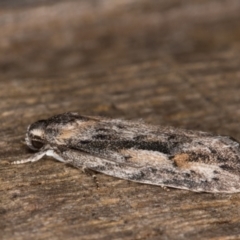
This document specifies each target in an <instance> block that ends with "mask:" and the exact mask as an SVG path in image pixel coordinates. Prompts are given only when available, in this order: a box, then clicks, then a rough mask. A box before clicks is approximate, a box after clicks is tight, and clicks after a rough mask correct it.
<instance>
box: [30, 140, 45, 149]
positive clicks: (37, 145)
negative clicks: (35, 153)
mask: <svg viewBox="0 0 240 240" xmlns="http://www.w3.org/2000/svg"><path fill="white" fill-rule="evenodd" d="M31 144H32V146H33V147H34V148H36V149H40V148H42V147H43V145H44V143H43V142H41V141H38V140H32V142H31Z"/></svg>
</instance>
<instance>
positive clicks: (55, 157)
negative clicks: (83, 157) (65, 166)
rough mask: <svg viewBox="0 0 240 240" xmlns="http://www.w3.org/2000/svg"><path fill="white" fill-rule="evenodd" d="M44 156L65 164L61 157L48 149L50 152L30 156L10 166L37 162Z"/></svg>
mask: <svg viewBox="0 0 240 240" xmlns="http://www.w3.org/2000/svg"><path fill="white" fill-rule="evenodd" d="M45 155H46V156H49V157H53V158H54V159H56V160H58V161H60V162H66V161H65V160H64V159H63V158H62V157H61V156H59V155H58V154H57V153H56V152H54V150H52V149H50V150H46V151H42V152H38V153H35V154H34V155H32V156H31V157H29V158H27V159H23V160H18V161H14V162H12V163H11V164H23V163H27V162H37V161H39V160H40V159H42V158H43V157H44V156H45Z"/></svg>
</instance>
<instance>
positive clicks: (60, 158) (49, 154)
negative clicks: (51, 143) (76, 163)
mask: <svg viewBox="0 0 240 240" xmlns="http://www.w3.org/2000/svg"><path fill="white" fill-rule="evenodd" d="M46 156H48V157H53V158H54V159H56V160H58V161H60V162H64V163H66V162H67V161H66V160H65V159H63V158H62V157H61V156H60V155H59V154H57V153H56V152H55V151H54V150H52V149H50V150H47V151H46Z"/></svg>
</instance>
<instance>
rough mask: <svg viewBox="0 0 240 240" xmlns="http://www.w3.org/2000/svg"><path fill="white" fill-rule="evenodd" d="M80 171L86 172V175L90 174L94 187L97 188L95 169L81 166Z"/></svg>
mask: <svg viewBox="0 0 240 240" xmlns="http://www.w3.org/2000/svg"><path fill="white" fill-rule="evenodd" d="M82 172H84V173H86V175H88V176H91V177H92V179H93V181H94V183H95V185H96V187H97V189H99V182H98V179H97V176H96V174H95V171H93V170H91V169H89V168H87V167H85V166H83V167H82Z"/></svg>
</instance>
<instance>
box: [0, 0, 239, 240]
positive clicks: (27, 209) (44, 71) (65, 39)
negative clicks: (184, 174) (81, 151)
mask: <svg viewBox="0 0 240 240" xmlns="http://www.w3.org/2000/svg"><path fill="white" fill-rule="evenodd" d="M20 2H21V3H20ZM239 12H240V2H239V1H238V0H221V1H217V0H216V1H214V0H196V1H191V0H186V1H180V0H172V1H152V0H131V1H130V0H129V1H128V0H116V1H111V0H102V1H100V0H99V1H93V0H92V1H88V0H82V1H54V0H52V1H44V0H42V1H40V0H39V1H28V0H25V1H15V0H11V1H2V2H1V3H0V29H1V31H0V39H1V41H0V99H1V101H0V115H1V120H0V128H1V129H0V131H1V139H0V171H1V175H0V194H1V195H0V196H1V198H0V235H1V237H2V239H4V240H5V239H6V240H9V239H17V240H20V239H24V240H26V239H104V240H105V239H106V240H108V239H124V240H125V239H195V240H196V239H212V240H216V239H240V194H232V195H228V194H209V193H208V194H207V193H193V192H189V191H184V190H175V189H162V188H161V187H157V186H149V185H143V184H137V183H133V182H128V181H125V180H119V179H116V178H112V177H108V176H104V175H103V174H97V177H98V181H99V189H97V188H96V186H95V183H94V181H92V178H91V177H89V176H87V175H86V174H84V173H82V172H81V171H80V170H78V169H74V168H72V167H69V166H65V165H64V164H61V163H59V162H56V161H54V160H52V159H47V158H46V159H44V160H42V161H39V162H37V163H34V164H25V165H17V166H16V165H10V164H9V162H11V161H14V160H19V159H23V158H25V157H27V156H28V154H29V151H28V149H27V148H26V146H25V145H24V144H23V142H22V141H23V140H24V135H25V131H26V127H27V126H28V124H30V123H32V122H34V121H36V120H39V119H42V118H46V117H50V116H52V115H54V114H57V113H62V112H65V111H77V112H79V113H81V114H90V115H102V116H108V117H116V118H125V119H144V120H145V121H146V122H148V123H152V124H162V125H173V126H176V127H184V128H188V129H197V130H203V131H211V132H215V133H218V134H223V135H224V134H225V135H231V136H233V137H234V138H236V139H239V140H240V130H239V119H240V110H239V106H240V94H239V93H240V92H239V90H240V68H239V67H240V57H239V56H240V14H239Z"/></svg>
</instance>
